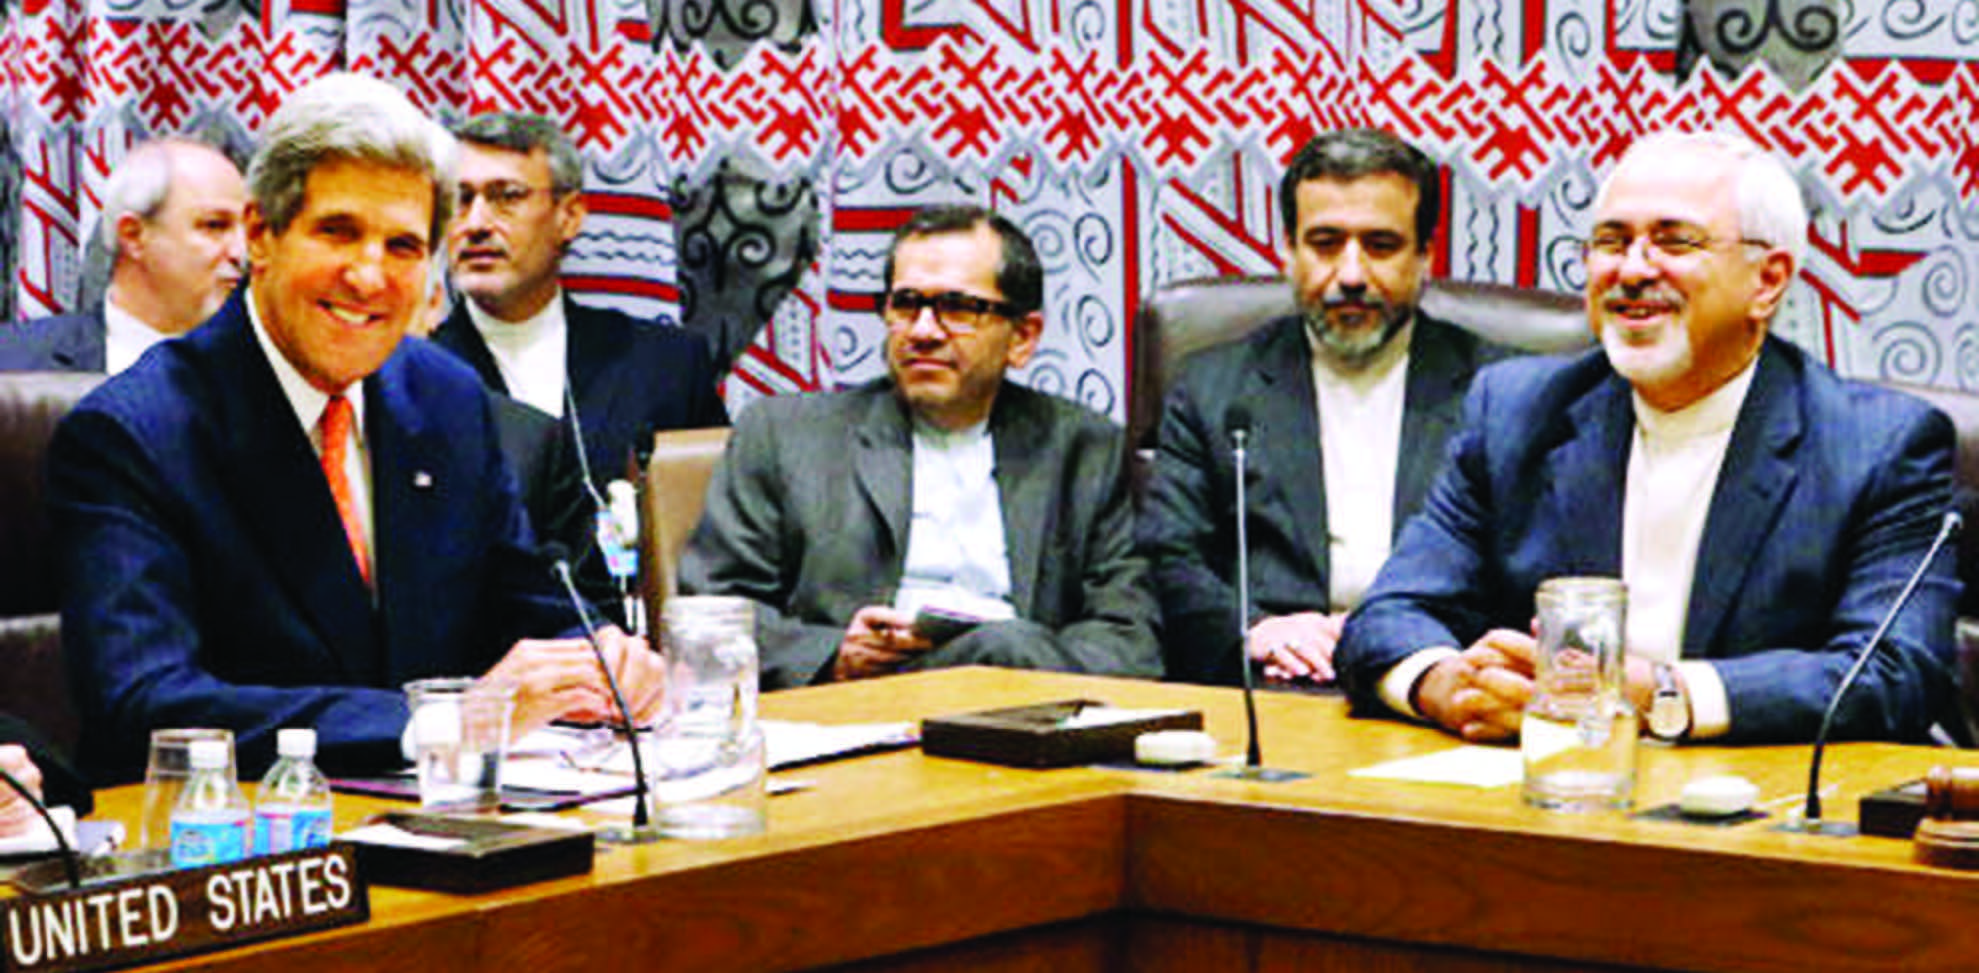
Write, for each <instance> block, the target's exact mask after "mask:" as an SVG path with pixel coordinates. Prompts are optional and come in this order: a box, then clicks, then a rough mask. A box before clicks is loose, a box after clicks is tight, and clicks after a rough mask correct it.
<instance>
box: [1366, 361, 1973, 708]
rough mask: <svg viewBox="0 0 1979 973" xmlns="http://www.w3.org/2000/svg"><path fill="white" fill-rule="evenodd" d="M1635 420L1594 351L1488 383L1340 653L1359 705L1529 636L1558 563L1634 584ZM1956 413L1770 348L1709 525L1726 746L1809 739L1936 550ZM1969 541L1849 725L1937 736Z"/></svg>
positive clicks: (1907, 621) (1697, 642) (1702, 627)
mask: <svg viewBox="0 0 1979 973" xmlns="http://www.w3.org/2000/svg"><path fill="white" fill-rule="evenodd" d="M1634 429H1635V414H1634V412H1633V410H1632V407H1631V403H1630V389H1629V384H1628V382H1626V381H1625V380H1623V379H1622V378H1621V377H1620V376H1618V375H1616V374H1615V372H1614V371H1613V370H1612V369H1611V368H1609V366H1608V361H1607V358H1606V356H1605V355H1604V354H1603V353H1602V352H1601V351H1599V350H1598V349H1597V350H1595V351H1592V352H1588V353H1586V354H1583V355H1581V356H1578V357H1576V358H1573V359H1566V360H1562V359H1552V358H1544V359H1542V358H1532V359H1522V360H1517V361H1513V362H1508V363H1505V364H1503V365H1498V366H1495V367H1492V368H1489V369H1486V370H1485V371H1484V372H1482V373H1480V374H1479V375H1478V377H1477V380H1476V382H1475V383H1473V385H1472V387H1471V393H1470V397H1469V399H1468V401H1467V402H1466V403H1465V413H1464V424H1463V427H1462V429H1461V430H1460V431H1459V432H1458V433H1457V435H1456V436H1455V437H1454V438H1453V439H1452V441H1451V447H1450V461H1449V462H1448V463H1447V464H1446V465H1445V467H1444V470H1443V473H1442V476H1441V477H1440V478H1439V479H1438V480H1437V483H1436V486H1435V487H1434V488H1433V489H1432V491H1431V493H1430V496H1429V499H1428V501H1427V502H1426V503H1425V504H1424V506H1423V512H1422V513H1421V514H1420V515H1419V516H1417V517H1416V518H1415V519H1414V520H1411V521H1410V522H1409V524H1408V526H1407V527H1406V528H1404V529H1403V531H1402V536H1401V538H1400V539H1399V540H1398V541H1397V543H1396V548H1395V551H1394V553H1393V554H1392V555H1390V557H1389V559H1388V564H1387V565H1386V567H1384V568H1383V569H1382V571H1381V577H1380V578H1379V580H1377V581H1376V583H1375V586H1374V590H1373V591H1372V592H1370V593H1369V596H1368V598H1367V600H1366V601H1365V602H1363V603H1362V605H1361V607H1360V608H1359V609H1358V610H1357V611H1355V612H1354V614H1353V616H1352V617H1351V618H1349V619H1348V622H1347V631H1346V635H1345V637H1344V639H1343V640H1342V643H1341V645H1340V650H1339V652H1338V654H1337V655H1336V657H1335V662H1336V663H1337V664H1338V666H1339V669H1340V674H1341V679H1342V681H1343V682H1344V683H1345V685H1346V687H1347V691H1348V694H1349V695H1350V696H1351V697H1352V699H1353V700H1354V702H1355V704H1356V706H1357V707H1358V708H1359V709H1360V710H1362V711H1367V710H1371V709H1373V708H1376V707H1379V706H1380V705H1381V704H1380V703H1379V701H1378V696H1377V693H1376V683H1377V681H1378V680H1379V679H1380V678H1381V676H1382V674H1384V673H1386V672H1387V671H1388V668H1389V667H1390V666H1392V665H1393V664H1395V663H1396V662H1398V661H1400V660H1401V659H1402V658H1403V657H1405V656H1407V655H1408V654H1409V653H1411V652H1414V651H1415V650H1417V649H1421V648H1424V647H1427V646H1435V645H1454V646H1465V645H1469V644H1470V643H1471V642H1472V641H1473V640H1475V639H1476V638H1477V637H1478V636H1480V635H1482V634H1483V633H1484V632H1485V631H1486V630H1488V629H1490V628H1494V627H1504V628H1512V629H1518V630H1521V631H1523V630H1526V629H1528V628H1529V627H1530V625H1531V622H1532V617H1533V593H1534V591H1535V590H1536V589H1537V588H1538V585H1539V583H1540V582H1541V581H1543V580H1545V579H1547V578H1551V577H1556V576H1561V575H1588V574H1591V575H1608V576H1619V575H1620V574H1621V560H1622V556H1621V522H1622V500H1623V496H1624V490H1625V487H1626V481H1627V470H1628V457H1629V449H1630V442H1631V440H1632V438H1633V431H1634ZM1953 443H1954V438H1953V431H1952V425H1951V422H1950V421H1949V420H1947V419H1946V418H1945V416H1944V415H1943V414H1942V413H1940V412H1938V411H1937V410H1935V409H1932V408H1931V407H1929V406H1927V405H1925V404H1924V403H1922V402H1919V401H1917V400H1916V399H1913V398H1911V397H1909V396H1905V395H1901V394H1898V393H1895V392H1890V391H1886V390H1881V389H1877V388H1874V387H1872V386H1868V385H1864V384H1860V383H1855V382H1847V381H1844V380H1842V379H1841V378H1839V377H1837V376H1836V375H1835V374H1834V373H1833V372H1831V371H1829V370H1828V369H1827V368H1826V367H1824V366H1822V365H1821V364H1820V363H1818V362H1816V361H1814V360H1813V359H1811V358H1809V357H1808V356H1807V355H1806V354H1805V353H1804V352H1802V351H1800V350H1799V349H1797V348H1795V347H1794V346H1792V345H1790V344H1788V343H1786V342H1785V341H1782V340H1780V339H1777V338H1768V339H1767V341H1766V344H1765V346H1764V348H1763V350H1762V351H1761V353H1760V357H1759V362H1758V364H1757V366H1756V371H1755V373H1754V375H1753V379H1752V385H1751V387H1750V389H1749V390H1748V391H1747V393H1746V398H1745V404H1744V406H1743V408H1742V409H1741V411H1740V412H1739V417H1738V421H1737V423H1736V425H1734V426H1733V429H1732V438H1731V442H1730V444H1729V445H1728V446H1727V448H1726V451H1725V459H1724V465H1723V467H1722V468H1721V469H1720V471H1719V474H1718V483H1717V486H1716V489H1715V492H1714V493H1713V494H1712V500H1711V509H1710V512H1709V513H1708V514H1707V515H1706V518H1705V523H1704V536H1703V539H1702V540H1701V541H1700V543H1699V547H1698V552H1697V568H1696V574H1695V576H1694V580H1693V581H1692V583H1691V591H1690V608H1689V613H1688V615H1687V621H1686V624H1685V627H1684V637H1683V657H1684V658H1686V659H1706V660H1710V661H1711V662H1712V664H1713V665H1714V666H1715V667H1716V669H1717V671H1718V674H1719V676H1720V677H1722V679H1723V680H1724V684H1725V690H1726V693H1727V695H1728V697H1729V699H1730V703H1731V728H1730V733H1729V735H1728V736H1727V739H1728V740H1731V741H1735V742H1762V741H1805V740H1811V739H1812V738H1813V737H1814V734H1815V730H1816V728H1817V727H1818V726H1819V724H1820V720H1821V713H1822V710H1823V709H1824V708H1825V707H1826V705H1827V702H1828V698H1829V696H1830V694H1831V693H1832V691H1833V689H1834V688H1835V685H1836V684H1837V683H1838V682H1839V681H1840V679H1841V676H1842V673H1843V672H1844V671H1845V670H1846V669H1847V668H1848V666H1849V663H1850V662H1851V661H1852V659H1853V658H1854V656H1855V654H1856V651H1857V650H1858V649H1860V648H1861V647H1862V645H1863V643H1864V641H1865V640H1866V639H1867V638H1868V636H1869V635H1870V633H1871V632H1872V631H1873V630H1874V629H1875V627H1876V625H1877V623H1878V622H1879V621H1880V620H1881V619H1882V616H1883V615H1884V614H1885V613H1886V612H1887V611H1888V609H1889V607H1890V606H1891V604H1892V603H1893V602H1894V601H1895V599H1896V596H1897V592H1898V591H1899V590H1901V588H1902V587H1903V584H1904V582H1905V581H1906V579H1907V578H1908V577H1909V575H1910V573H1911V572H1912V571H1913V570H1915V569H1916V566H1917V565H1918V563H1919V562H1920V561H1921V560H1922V558H1923V556H1924V553H1925V551H1926V550H1927V549H1928V548H1929V546H1930V544H1931V540H1932V537H1933V536H1934V535H1935V534H1936V532H1937V530H1938V528H1939V525H1940V523H1941V520H1942V518H1943V516H1944V514H1945V512H1946V511H1948V510H1950V509H1951V495H1952V457H1953V452H1952V451H1953ZM1958 591H1959V583H1958V580H1957V577H1956V575H1955V574H1954V565H1953V557H1952V552H1951V551H1950V550H1947V551H1945V552H1944V553H1943V554H1942V555H1941V556H1940V557H1939V558H1938V559H1937V561H1936V562H1935V563H1933V565H1932V567H1931V571H1930V572H1929V574H1928V575H1927V576H1926V578H1925V580H1924V583H1923V584H1922V585H1920V586H1919V588H1918V591H1917V595H1916V597H1915V599H1914V600H1913V601H1911V603H1910V606H1909V607H1908V608H1907V609H1906V610H1905V611H1904V612H1903V614H1902V615H1901V616H1900V617H1899V618H1898V619H1897V622H1896V624H1895V625H1894V626H1893V627H1892V628H1891V629H1890V634H1889V636H1888V639H1887V640H1886V642H1885V643H1884V645H1883V646H1882V648H1880V649H1878V650H1877V653H1876V656H1875V660H1874V661H1873V662H1872V663H1871V664H1870V666H1869V668H1868V669H1867V670H1866V671H1865V673H1864V675H1863V678H1862V680H1861V682H1860V683H1858V684H1857V685H1856V687H1855V688H1854V689H1853V690H1852V691H1851V692H1850V694H1849V697H1848V700H1847V701H1846V702H1845V703H1844V704H1843V706H1842V709H1841V712H1840V713H1839V714H1838V716H1837V719H1836V733H1837V735H1838V736H1845V737H1857V738H1876V739H1892V740H1921V739H1923V738H1924V737H1925V735H1926V731H1927V730H1928V729H1929V727H1930V725H1931V722H1932V720H1933V718H1934V717H1936V716H1937V715H1938V714H1940V713H1941V712H1942V711H1943V710H1944V709H1945V707H1947V706H1948V705H1949V704H1950V702H1951V699H1952V677H1951V672H1952V668H1951V666H1952V644H1953V643H1952V623H1953V618H1954V615H1955V612H1956V606H1957V603H1958Z"/></svg>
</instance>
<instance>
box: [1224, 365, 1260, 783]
mask: <svg viewBox="0 0 1979 973" xmlns="http://www.w3.org/2000/svg"><path fill="white" fill-rule="evenodd" d="M1223 431H1224V433H1226V434H1227V435H1229V437H1230V462H1231V465H1232V466H1233V467H1235V472H1236V474H1237V671H1238V672H1240V673H1242V674H1243V677H1244V724H1245V726H1246V727H1247V728H1248V729H1249V732H1250V742H1249V743H1248V745H1247V746H1246V747H1245V750H1244V766H1245V768H1246V769H1248V770H1251V771H1256V770H1257V769H1258V768H1259V766H1260V765H1261V764H1262V763H1263V761H1264V757H1263V755H1262V748H1261V747H1260V746H1259V744H1258V733H1257V685H1256V682H1257V680H1256V678H1255V677H1253V676H1252V675H1251V654H1250V652H1249V651H1248V650H1247V649H1246V648H1245V643H1246V642H1248V641H1249V634H1250V633H1249V626H1250V621H1251V538H1250V519H1251V518H1250V505H1249V504H1248V503H1247V502H1246V501H1245V499H1244V485H1245V484H1244V477H1245V474H1247V473H1248V472H1249V469H1248V452H1249V450H1248V447H1249V445H1250V438H1251V410H1250V409H1249V408H1248V407H1246V406H1245V405H1244V404H1243V403H1242V402H1238V403H1236V404H1234V405H1232V406H1231V407H1230V411H1228V412H1226V413H1224V414H1223Z"/></svg>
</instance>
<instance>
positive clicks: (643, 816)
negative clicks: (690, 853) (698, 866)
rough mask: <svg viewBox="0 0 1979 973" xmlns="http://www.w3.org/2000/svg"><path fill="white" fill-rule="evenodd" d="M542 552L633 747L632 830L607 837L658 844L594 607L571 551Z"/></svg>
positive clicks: (635, 739)
mask: <svg viewBox="0 0 1979 973" xmlns="http://www.w3.org/2000/svg"><path fill="white" fill-rule="evenodd" d="M543 553H544V554H546V555H548V556H549V557H550V558H552V559H553V561H554V563H553V564H552V565H551V566H550V573H552V574H554V575H556V578H557V580H558V581H559V582H561V583H562V584H563V591H564V595H565V596H566V597H568V598H569V599H570V606H571V608H573V609H575V610H576V611H577V620H578V622H579V623H580V624H582V625H583V626H584V641H585V643H586V644H588V645H590V646H591V654H592V655H593V656H594V657H596V658H597V660H598V668H599V670H600V671H602V672H604V674H605V685H606V686H609V687H611V691H612V702H614V703H616V704H618V715H619V721H620V723H619V728H620V729H622V730H624V731H625V742H626V745H627V746H629V747H631V748H632V802H633V803H632V828H631V830H629V831H616V830H614V831H607V832H605V835H606V837H607V838H609V839H611V840H613V841H617V842H619V843H621V844H644V843H646V842H649V841H657V840H658V839H659V837H660V835H659V832H658V830H656V829H655V828H654V827H653V825H652V819H651V816H650V813H649V811H648V809H647V807H646V805H647V803H648V799H649V797H650V796H651V794H650V787H649V785H648V783H647V781H646V763H645V759H644V758H642V757H641V756H640V754H639V733H638V730H637V729H635V728H634V727H633V725H632V707H630V706H627V705H626V704H625V694H624V693H622V692H620V691H619V688H618V677H617V676H615V675H613V674H612V667H611V664H610V663H609V662H607V661H605V650H604V649H602V648H600V647H599V646H598V628H597V626H596V625H594V624H593V623H592V621H591V607H590V606H589V605H586V604H585V603H584V598H583V596H581V595H579V594H578V593H577V582H575V581H573V580H571V577H570V552H569V551H568V550H567V549H566V548H565V547H564V546H563V545H562V544H559V543H557V542H555V541H551V542H549V543H547V544H544V545H543Z"/></svg>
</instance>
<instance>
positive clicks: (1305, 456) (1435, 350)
mask: <svg viewBox="0 0 1979 973" xmlns="http://www.w3.org/2000/svg"><path fill="white" fill-rule="evenodd" d="M1506 353H1507V351H1506V350H1505V349H1503V348H1500V347H1499V346H1496V345H1492V344H1488V343H1486V342H1483V341H1480V340H1479V339H1478V338H1477V336H1476V335H1473V334H1471V333H1470V332H1467V331H1463V330H1461V329H1459V328H1456V327H1453V326H1451V325H1449V324H1445V323H1444V322H1442V321H1438V320H1436V319H1435V318H1432V317H1430V316H1428V315H1426V314H1420V313H1419V314H1418V315H1417V316H1416V325H1415V330H1414V332H1413V333H1412V335H1411V337H1410V340H1409V362H1408V368H1409V372H1408V377H1407V379H1406V382H1407V386H1406V389H1405V390H1404V392H1403V413H1402V438H1401V453H1400V456H1399V457H1398V460H1397V464H1396V469H1395V506H1394V517H1395V530H1396V531H1397V532H1400V530H1401V528H1402V524H1403V522H1404V521H1406V520H1407V519H1408V517H1409V516H1410V515H1411V514H1413V513H1415V511H1416V509H1417V508H1419V507H1420V506H1421V505H1422V498H1423V494H1425V493H1426V492H1428V490H1429V484H1430V482H1431V480H1432V479H1433V478H1434V477H1435V474H1436V468H1437V465H1438V464H1439V463H1440V462H1441V460H1442V457H1443V444H1444V440H1446V439H1447V438H1448V437H1449V435H1450V431H1451V430H1452V429H1454V428H1455V427H1456V424H1457V419H1458V417H1459V412H1460V409H1461V407H1462V404H1463V396H1464V390H1465V389H1466V388H1468V387H1469V385H1470V379H1471V375H1472V373H1474V372H1476V371H1477V369H1478V368H1480V367H1481V366H1483V365H1484V364H1486V363H1487V362H1490V361H1493V360H1496V359H1497V358H1500V357H1503V356H1504V355H1505V354H1506ZM1314 399H1315V393H1314V391H1313V381H1312V349H1311V345H1310V344H1309V343H1308V342H1307V340H1306V332H1305V324H1304V322H1303V321H1302V320H1301V319H1299V318H1297V317H1284V318H1280V319H1278V320H1277V321H1275V322H1272V323H1271V324H1269V325H1266V326H1265V327H1263V328H1261V329H1259V330H1258V331H1256V332H1254V333H1252V334H1251V335H1250V336H1248V337H1246V338H1243V339H1241V340H1238V341H1233V342H1229V343H1227V344H1223V345H1219V346H1217V347H1214V348H1209V349H1205V350H1204V351H1202V352H1199V353H1197V354H1195V355H1192V356H1190V358H1189V359H1188V360H1187V361H1185V362H1183V363H1182V367H1181V369H1180V370H1179V373H1178V375H1177V377H1176V380H1175V384H1174V386H1173V387H1172V388H1171V389H1170V390H1169V392H1168V396H1167V399H1166V400H1165V401H1164V402H1163V403H1162V415H1161V426H1160V441H1159V448H1158V451H1157V453H1156V456H1155V461H1154V468H1153V472H1152V475H1151V477H1150V479H1149V482H1148V489H1147V496H1146V498H1145V499H1144V500H1143V501H1142V506H1141V516H1140V524H1139V540H1140V548H1141V553H1142V554H1143V555H1144V556H1146V557H1147V559H1148V564H1149V567H1150V569H1151V572H1152V576H1153V578H1154V589H1155V594H1156V596H1157V598H1158V599H1159V600H1160V602H1161V611H1162V648H1163V651H1164V654H1165V656H1166V658H1167V662H1168V675H1169V678H1171V679H1180V680H1186V681H1190V682H1209V683H1225V684H1233V685H1234V684H1235V683H1237V682H1238V681H1239V679H1240V677H1241V675H1242V673H1241V671H1240V670H1239V669H1238V660H1239V659H1241V658H1242V655H1241V650H1240V648H1239V646H1238V644H1237V634H1236V629H1235V625H1236V619H1237V591H1236V572H1237V567H1236V559H1237V536H1236V535H1237V526H1236V509H1237V499H1236V483H1235V482H1234V477H1233V476H1232V473H1233V471H1234V469H1235V467H1234V465H1233V463H1232V458H1231V451H1230V437H1229V435H1228V433H1227V432H1225V430H1224V425H1223V423H1224V416H1225V414H1226V413H1228V412H1229V411H1230V407H1231V406H1232V405H1233V404H1235V403H1238V402H1241V403H1243V404H1244V405H1245V406H1246V407H1247V408H1249V409H1250V412H1251V438H1250V448H1249V449H1248V451H1247V457H1246V462H1247V465H1248V468H1249V476H1248V483H1247V484H1246V490H1247V496H1246V497H1245V500H1246V503H1247V506H1248V507H1249V508H1250V523H1249V531H1250V549H1251V605H1252V617H1251V618H1250V619H1248V620H1247V621H1246V624H1247V625H1248V624H1250V623H1253V622H1255V621H1257V619H1259V618H1263V617H1265V616H1270V615H1288V614H1292V613H1295V612H1305V611H1318V612H1325V611H1328V610H1330V608H1329V601H1328V591H1329V590H1330V587H1329V584H1330V578H1329V575H1328V563H1327V559H1328V557H1329V545H1328V541H1327V524H1326V471H1325V469H1324V467H1323V466H1322V464H1321V461H1320V448H1319V422H1320V421H1321V420H1320V419H1319V417H1318V413H1317V410H1316V407H1315V405H1314Z"/></svg>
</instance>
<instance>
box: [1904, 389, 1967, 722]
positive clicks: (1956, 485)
mask: <svg viewBox="0 0 1979 973" xmlns="http://www.w3.org/2000/svg"><path fill="white" fill-rule="evenodd" d="M1880 384H1882V385H1884V386H1886V387H1888V388H1893V389H1896V390H1898V391H1901V392H1908V393H1909V394H1911V395H1914V396H1917V397H1918V398H1920V399H1923V400H1924V401H1926V402H1929V403H1931V404H1932V405H1934V406H1937V407H1938V408H1939V410H1941V411H1943V412H1944V414H1945V415H1947V416H1950V417H1951V420H1952V425H1953V426H1954V427H1956V428H1957V429H1958V459H1957V461H1956V465H1955V466H1954V468H1953V470H1954V471H1953V473H1952V477H1953V483H1952V504H1953V506H1954V507H1956V508H1957V510H1958V512H1959V515H1960V516H1962V517H1964V518H1965V528H1964V530H1963V531H1962V532H1961V533H1960V534H1959V536H1958V578H1959V581H1960V582H1962V583H1963V584H1964V585H1965V590H1964V592H1963V593H1961V594H1960V596H1959V601H1958V615H1959V619H1958V684H1959V703H1960V705H1961V707H1962V712H1961V713H1960V714H1959V715H1960V716H1962V717H1963V719H1962V720H1961V721H1959V722H1960V723H1961V724H1962V725H1957V726H1947V727H1946V729H1947V730H1948V731H1950V732H1951V733H1952V735H1953V737H1954V738H1956V739H1957V740H1958V742H1959V743H1961V744H1963V745H1965V746H1975V745H1979V395H1975V394H1973V393H1971V392H1961V391H1957V390H1955V389H1939V388H1926V387H1925V386H1922V385H1906V384H1903V383H1900V382H1884V383H1880Z"/></svg>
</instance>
